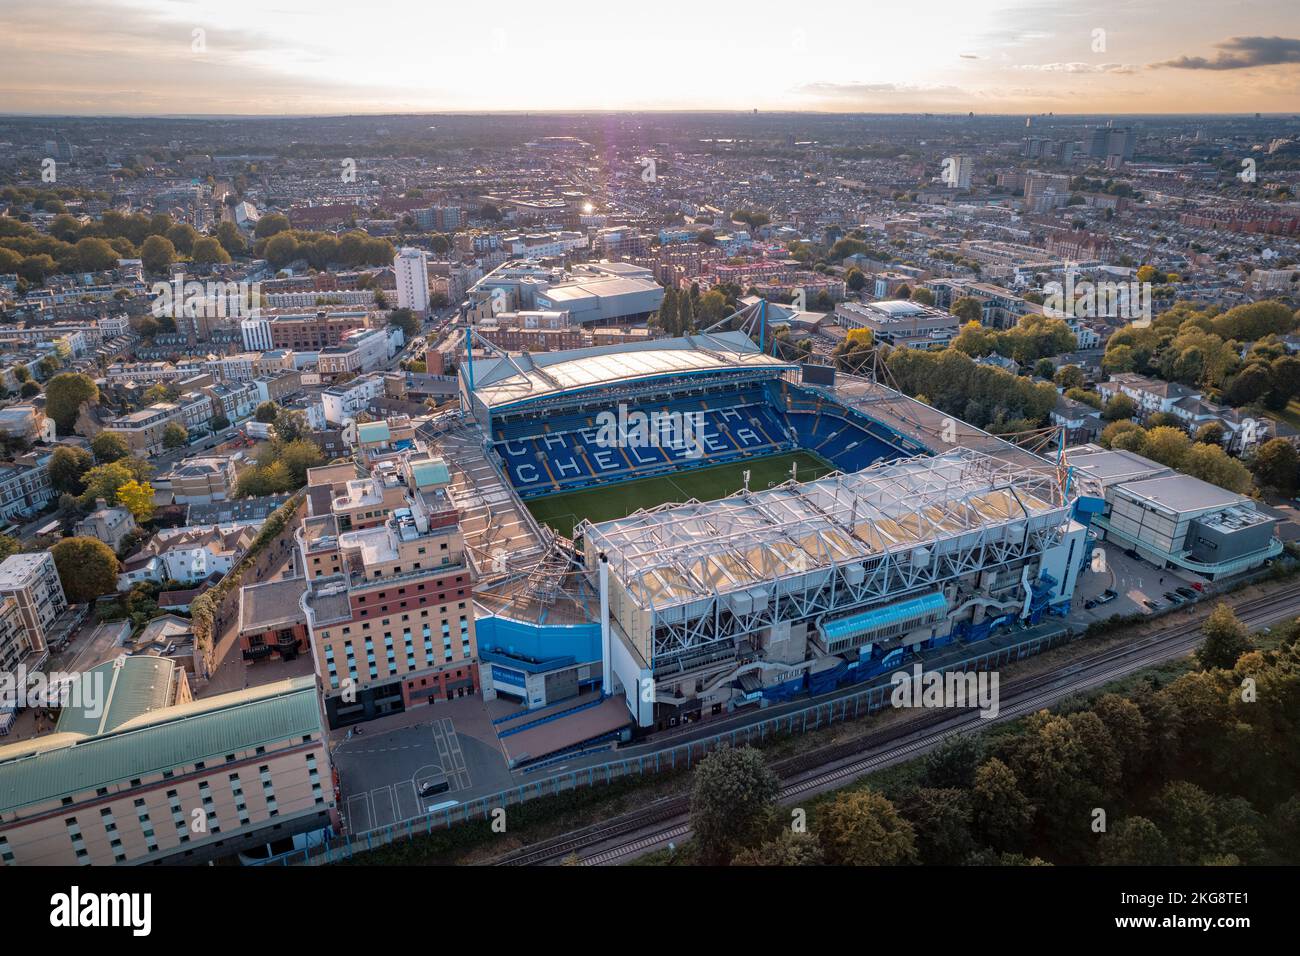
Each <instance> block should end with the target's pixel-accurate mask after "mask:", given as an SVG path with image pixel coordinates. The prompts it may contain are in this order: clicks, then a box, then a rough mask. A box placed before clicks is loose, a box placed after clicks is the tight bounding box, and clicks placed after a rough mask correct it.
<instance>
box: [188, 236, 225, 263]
mask: <svg viewBox="0 0 1300 956" xmlns="http://www.w3.org/2000/svg"><path fill="white" fill-rule="evenodd" d="M190 258H191V259H192V260H193V261H194V262H195V263H197V264H198V265H217V264H221V263H226V262H229V261H230V253H228V252H227V251H226V250H225V249H224V248H222V245H221V243H219V242H217V240H216V239H214V238H212V237H211V236H203V237H201V238H199V239H196V240H194V248H193V249H192V250H191V251H190Z"/></svg>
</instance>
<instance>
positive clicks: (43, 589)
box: [0, 551, 68, 649]
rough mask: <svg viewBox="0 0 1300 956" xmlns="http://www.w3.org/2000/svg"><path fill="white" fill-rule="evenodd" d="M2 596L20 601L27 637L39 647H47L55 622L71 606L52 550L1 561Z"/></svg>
mask: <svg viewBox="0 0 1300 956" xmlns="http://www.w3.org/2000/svg"><path fill="white" fill-rule="evenodd" d="M0 595H4V596H8V597H12V598H13V599H14V600H15V601H16V602H17V603H18V613H19V616H20V617H21V619H22V623H23V629H24V630H25V631H26V632H27V639H28V641H29V642H30V644H31V646H32V647H33V648H37V649H43V648H44V647H45V646H46V644H47V643H48V638H49V636H50V634H51V633H52V629H53V624H54V622H55V621H56V620H57V619H58V617H59V615H60V614H62V613H63V612H64V611H65V610H67V608H68V599H67V597H65V596H64V593H63V582H62V581H60V580H59V572H58V569H57V568H56V567H55V566H54V555H52V554H50V552H48V551H37V552H34V553H27V554H11V555H10V556H9V557H7V558H5V560H4V562H3V563H0Z"/></svg>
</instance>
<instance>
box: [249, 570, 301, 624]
mask: <svg viewBox="0 0 1300 956" xmlns="http://www.w3.org/2000/svg"><path fill="white" fill-rule="evenodd" d="M306 589H307V582H306V580H305V579H304V578H289V579H288V580H286V581H267V582H265V583H263V584H250V585H246V586H245V587H242V588H240V590H239V630H240V632H241V633H245V632H247V633H253V632H258V631H269V630H271V629H272V628H277V627H289V626H291V625H293V624H302V623H305V622H306V616H305V615H304V614H303V612H302V605H301V604H300V603H299V601H300V599H301V598H302V593H303V591H305V590H306Z"/></svg>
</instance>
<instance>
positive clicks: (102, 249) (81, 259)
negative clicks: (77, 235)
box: [74, 236, 118, 272]
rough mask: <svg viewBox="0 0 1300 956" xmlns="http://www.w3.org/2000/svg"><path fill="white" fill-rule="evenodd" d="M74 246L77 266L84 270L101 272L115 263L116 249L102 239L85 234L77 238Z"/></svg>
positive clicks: (116, 257) (116, 258)
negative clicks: (81, 237)
mask: <svg viewBox="0 0 1300 956" xmlns="http://www.w3.org/2000/svg"><path fill="white" fill-rule="evenodd" d="M74 248H75V249H76V254H77V256H76V262H77V267H78V268H79V269H81V270H82V271H84V272H103V271H104V270H105V269H111V268H113V266H115V265H116V264H117V260H118V254H117V250H115V249H114V248H113V247H112V246H111V245H109V244H108V243H107V242H105V241H104V240H103V239H96V238H94V237H91V236H87V237H86V238H84V239H78V240H77V244H76V246H75V247H74Z"/></svg>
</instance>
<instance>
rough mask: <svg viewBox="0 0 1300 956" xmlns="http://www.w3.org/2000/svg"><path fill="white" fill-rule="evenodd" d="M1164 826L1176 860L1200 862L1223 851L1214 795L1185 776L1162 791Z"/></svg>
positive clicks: (1161, 814)
mask: <svg viewBox="0 0 1300 956" xmlns="http://www.w3.org/2000/svg"><path fill="white" fill-rule="evenodd" d="M1158 806H1159V808H1160V813H1159V816H1160V822H1161V823H1162V824H1163V826H1162V827H1161V830H1162V831H1163V832H1164V834H1165V836H1166V838H1167V839H1168V841H1169V846H1170V850H1171V851H1172V855H1173V858H1174V862H1176V863H1182V864H1197V863H1201V862H1202V861H1203V860H1205V859H1206V858H1207V857H1211V856H1214V855H1216V854H1218V853H1219V852H1220V851H1221V849H1222V848H1221V846H1220V841H1219V833H1218V824H1217V821H1216V819H1215V817H1216V814H1215V806H1214V798H1213V797H1211V796H1210V795H1209V794H1208V793H1206V792H1205V791H1204V790H1202V789H1201V788H1200V787H1198V786H1196V784H1194V783H1188V782H1187V781H1186V780H1175V781H1173V782H1172V783H1168V784H1166V785H1165V787H1164V788H1163V789H1162V790H1161V791H1160V796H1159V799H1158Z"/></svg>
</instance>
